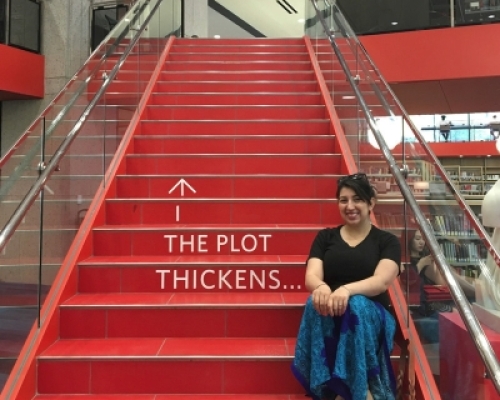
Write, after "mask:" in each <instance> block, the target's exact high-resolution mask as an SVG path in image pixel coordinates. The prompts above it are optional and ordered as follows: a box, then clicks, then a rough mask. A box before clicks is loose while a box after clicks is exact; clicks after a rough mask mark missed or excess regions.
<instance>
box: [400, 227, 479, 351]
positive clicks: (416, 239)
mask: <svg viewBox="0 0 500 400" xmlns="http://www.w3.org/2000/svg"><path fill="white" fill-rule="evenodd" d="M407 235H408V236H407V237H408V251H409V255H410V269H409V270H408V271H404V272H403V274H402V278H407V279H409V280H410V282H411V285H410V291H412V290H415V289H416V290H418V291H419V294H420V305H419V308H418V314H419V316H420V317H426V318H428V319H427V320H425V321H421V322H422V323H421V324H420V323H418V321H416V327H417V330H418V331H419V334H420V336H421V337H422V338H423V339H424V340H425V341H426V342H427V343H437V342H439V326H438V316H439V313H440V312H450V311H452V310H453V304H454V303H453V301H452V300H451V296H450V300H447V301H429V300H428V299H427V295H426V292H425V287H426V286H437V287H442V288H446V289H447V288H448V285H447V283H446V281H445V280H444V278H443V276H442V275H441V273H440V272H439V270H438V268H437V266H436V264H435V263H434V258H433V257H432V255H431V254H430V253H429V250H428V248H427V246H426V243H425V240H424V238H423V236H422V233H421V232H420V231H419V230H410V231H409V232H408V233H407ZM452 272H453V274H454V276H455V278H456V279H457V280H458V283H459V284H460V286H461V287H462V289H463V290H464V293H465V295H466V296H467V297H468V298H473V297H474V295H475V289H474V285H473V284H471V283H469V282H467V281H466V280H465V279H464V278H463V277H462V276H460V275H458V274H457V273H456V272H455V271H454V270H453V271H452ZM412 277H413V278H412ZM404 286H405V284H404V283H403V287H404ZM411 286H414V287H413V288H412V287H411ZM417 317H418V316H417ZM429 319H432V320H435V321H434V323H433V322H432V321H430V320H429ZM419 327H422V329H419Z"/></svg>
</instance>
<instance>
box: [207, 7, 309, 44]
mask: <svg viewBox="0 0 500 400" xmlns="http://www.w3.org/2000/svg"><path fill="white" fill-rule="evenodd" d="M208 4H209V6H210V7H212V8H214V6H216V5H217V4H219V5H220V6H222V7H223V8H225V9H227V10H229V11H230V13H232V14H234V15H236V16H237V17H239V18H240V19H241V20H243V21H244V22H246V23H247V24H248V25H249V26H251V27H253V28H254V29H256V30H257V31H259V32H261V33H262V34H263V35H264V36H266V37H302V36H304V19H305V4H306V1H304V0H251V1H249V0H217V1H210V0H209V2H208ZM287 9H288V10H289V11H287ZM299 20H301V21H302V22H299ZM210 31H211V32H215V31H216V27H210Z"/></svg>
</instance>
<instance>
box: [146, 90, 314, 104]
mask: <svg viewBox="0 0 500 400" xmlns="http://www.w3.org/2000/svg"><path fill="white" fill-rule="evenodd" d="M149 104H152V105H204V104H212V105H319V104H323V100H322V97H321V94H320V93H315V92H311V93H256V94H254V93H203V92H200V93H176V94H171V93H153V94H152V95H151V97H150V98H149Z"/></svg>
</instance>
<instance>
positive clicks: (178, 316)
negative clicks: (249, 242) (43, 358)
mask: <svg viewBox="0 0 500 400" xmlns="http://www.w3.org/2000/svg"><path fill="white" fill-rule="evenodd" d="M99 270H100V269H96V272H94V279H98V276H97V272H98V271H99ZM147 272H148V271H144V273H143V276H146V275H147ZM301 275H302V280H303V278H304V267H302V274H301ZM82 276H83V275H82ZM104 279H106V276H105V277H104ZM158 283H159V282H158ZM280 290H281V289H280ZM292 295H293V296H292ZM287 296H288V297H287ZM307 296H308V293H307V292H303V291H301V292H300V291H297V292H293V293H288V294H286V293H284V292H283V293H282V292H276V291H274V292H267V293H254V292H248V291H247V292H246V293H241V292H237V291H236V290H234V291H231V292H225V293H221V292H210V291H205V292H196V293H195V292H179V291H177V292H174V293H172V292H164V293H81V294H78V295H76V296H73V297H72V298H70V299H69V300H67V301H66V302H65V303H64V304H63V305H62V306H61V309H60V312H61V315H60V318H61V331H60V337H61V338H63V339H84V338H87V339H88V338H94V339H96V338H101V339H106V338H111V339H113V338H115V339H116V338H139V337H141V338H148V337H178V338H197V337H207V338H208V337H210V338H242V337H255V338H263V337H267V338H271V337H272V338H283V337H294V336H295V335H296V333H297V331H298V327H299V324H300V319H301V316H302V312H303V305H304V303H305V301H306V299H307ZM287 299H290V300H289V301H287ZM139 305H140V306H139ZM89 320H91V321H92V324H88V321H89ZM252 320H259V321H260V323H259V324H252V325H250V326H248V325H247V324H246V323H247V321H252ZM138 321H140V323H138ZM192 321H198V322H197V324H196V326H193V324H192Z"/></svg>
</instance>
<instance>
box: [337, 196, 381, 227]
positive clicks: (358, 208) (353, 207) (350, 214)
mask: <svg viewBox="0 0 500 400" xmlns="http://www.w3.org/2000/svg"><path fill="white" fill-rule="evenodd" d="M372 208H373V204H371V203H370V204H369V203H366V202H365V201H364V200H363V199H361V197H359V196H358V195H357V194H356V192H355V191H354V190H352V189H351V188H348V187H343V188H342V189H341V190H340V193H339V211H340V215H341V216H342V218H343V219H344V221H345V223H346V225H357V224H360V223H363V222H365V221H366V220H367V219H369V216H370V211H371V210H372Z"/></svg>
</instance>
